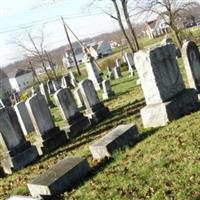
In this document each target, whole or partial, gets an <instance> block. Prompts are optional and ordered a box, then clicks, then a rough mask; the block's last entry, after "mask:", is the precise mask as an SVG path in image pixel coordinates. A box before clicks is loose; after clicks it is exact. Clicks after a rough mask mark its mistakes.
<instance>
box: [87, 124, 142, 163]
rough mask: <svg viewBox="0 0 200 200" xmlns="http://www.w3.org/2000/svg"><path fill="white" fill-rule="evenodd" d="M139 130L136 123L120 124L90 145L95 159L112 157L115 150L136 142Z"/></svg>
mask: <svg viewBox="0 0 200 200" xmlns="http://www.w3.org/2000/svg"><path fill="white" fill-rule="evenodd" d="M137 135H138V130H137V127H136V125H133V124H129V125H119V126H117V127H116V128H115V129H113V130H111V131H110V133H108V134H107V135H105V136H104V137H103V138H101V139H99V140H97V141H96V142H95V143H94V144H92V145H90V146H89V149H90V152H91V154H92V157H93V159H97V160H99V159H104V158H105V157H110V156H111V155H112V153H113V152H114V151H116V150H117V149H120V148H122V147H124V146H125V145H129V144H134V143H135V142H136V139H137V138H136V137H137Z"/></svg>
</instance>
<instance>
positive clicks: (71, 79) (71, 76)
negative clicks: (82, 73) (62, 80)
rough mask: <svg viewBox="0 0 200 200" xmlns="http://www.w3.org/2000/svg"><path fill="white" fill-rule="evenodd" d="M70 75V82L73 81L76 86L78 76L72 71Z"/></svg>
mask: <svg viewBox="0 0 200 200" xmlns="http://www.w3.org/2000/svg"><path fill="white" fill-rule="evenodd" d="M69 75H70V82H71V84H72V85H73V87H76V85H77V83H78V81H77V79H76V77H75V75H74V72H72V71H70V72H69Z"/></svg>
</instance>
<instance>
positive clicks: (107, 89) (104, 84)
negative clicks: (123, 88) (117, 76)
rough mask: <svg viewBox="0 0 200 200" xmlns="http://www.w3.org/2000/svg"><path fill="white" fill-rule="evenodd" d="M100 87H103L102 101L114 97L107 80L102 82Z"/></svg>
mask: <svg viewBox="0 0 200 200" xmlns="http://www.w3.org/2000/svg"><path fill="white" fill-rule="evenodd" d="M102 87H103V99H104V100H106V99H109V98H110V97H112V96H114V95H115V93H114V92H113V91H112V87H111V85H110V81H109V80H104V81H103V82H102Z"/></svg>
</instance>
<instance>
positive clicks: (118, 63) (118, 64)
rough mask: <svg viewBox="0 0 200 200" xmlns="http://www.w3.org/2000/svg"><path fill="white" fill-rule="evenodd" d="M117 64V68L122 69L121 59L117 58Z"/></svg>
mask: <svg viewBox="0 0 200 200" xmlns="http://www.w3.org/2000/svg"><path fill="white" fill-rule="evenodd" d="M115 63H116V67H121V64H122V63H121V59H120V58H117V59H116V60H115Z"/></svg>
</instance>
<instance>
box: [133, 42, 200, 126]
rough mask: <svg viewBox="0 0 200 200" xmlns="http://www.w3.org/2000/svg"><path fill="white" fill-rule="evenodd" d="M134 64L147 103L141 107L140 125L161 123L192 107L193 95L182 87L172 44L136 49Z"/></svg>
mask: <svg viewBox="0 0 200 200" xmlns="http://www.w3.org/2000/svg"><path fill="white" fill-rule="evenodd" d="M135 64H136V69H137V72H138V75H139V78H140V81H141V85H142V89H143V92H144V97H145V101H146V104H147V106H145V107H144V108H143V109H142V110H141V116H142V120H143V124H144V127H159V126H164V125H166V124H167V123H168V122H169V121H171V120H174V119H177V118H180V117H181V116H183V115H185V114H188V113H190V112H192V111H194V110H196V108H197V94H196V92H195V90H194V89H185V85H184V83H183V79H182V76H181V74H180V71H179V67H178V63H177V61H176V47H175V46H174V45H173V44H168V45H164V46H160V47H156V48H153V49H147V50H141V51H139V52H137V53H136V54H135Z"/></svg>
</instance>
